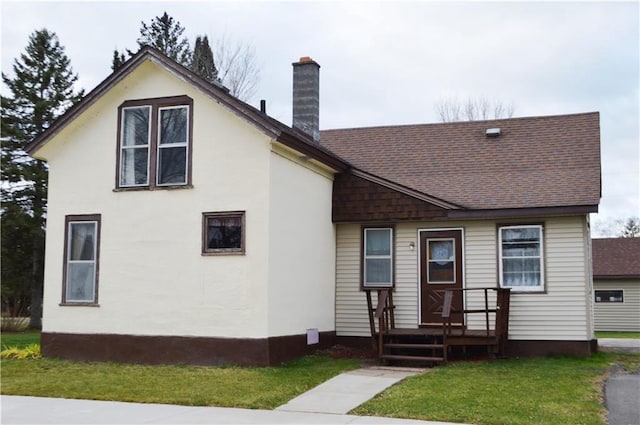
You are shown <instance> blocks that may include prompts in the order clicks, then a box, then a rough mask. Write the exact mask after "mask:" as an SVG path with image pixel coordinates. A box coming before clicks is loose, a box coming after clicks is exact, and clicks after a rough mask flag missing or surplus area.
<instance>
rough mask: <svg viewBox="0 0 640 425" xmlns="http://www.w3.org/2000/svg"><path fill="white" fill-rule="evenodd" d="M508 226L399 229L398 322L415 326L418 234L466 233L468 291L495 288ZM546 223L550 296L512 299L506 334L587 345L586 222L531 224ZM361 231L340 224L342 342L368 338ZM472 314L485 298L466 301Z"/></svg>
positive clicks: (477, 324) (478, 321) (477, 321)
mask: <svg viewBox="0 0 640 425" xmlns="http://www.w3.org/2000/svg"><path fill="white" fill-rule="evenodd" d="M504 222H506V220H501V221H496V220H476V221H467V222H462V221H460V222H455V221H451V222H421V223H400V224H397V225H396V226H395V229H396V246H395V249H396V290H395V293H394V301H395V304H396V306H397V307H396V324H397V325H398V326H401V327H415V326H417V323H418V317H419V301H418V299H419V292H418V273H419V262H418V261H419V260H418V252H417V249H416V250H414V251H412V250H411V249H410V248H409V243H410V242H414V243H415V244H416V247H417V246H418V231H419V230H420V229H423V230H426V229H445V228H446V229H450V228H461V229H463V232H464V253H463V255H464V271H463V272H464V282H465V287H466V288H480V287H495V286H496V285H497V284H498V254H497V252H498V246H497V226H498V223H504ZM528 222H532V223H533V222H535V223H542V222H543V223H544V227H545V230H544V239H545V240H544V242H545V279H546V284H545V286H546V292H545V293H537V294H534V293H515V292H514V293H512V295H511V314H510V323H509V336H510V338H511V339H523V340H582V341H584V340H587V339H590V338H591V335H590V331H589V326H588V323H589V321H590V320H591V319H590V314H589V311H590V307H589V305H588V302H587V300H588V291H589V282H588V280H589V276H588V275H587V273H586V271H585V270H587V268H588V267H586V265H585V262H586V261H587V260H585V246H587V244H588V241H585V238H586V236H585V235H586V233H585V231H584V226H585V219H584V217H559V218H546V219H541V218H532V219H531V220H530V221H528ZM360 232H361V227H360V225H354V224H340V225H338V226H337V253H338V259H337V283H336V288H337V292H336V293H337V300H336V321H337V323H336V331H337V334H338V335H344V336H369V335H370V332H369V324H368V318H367V311H366V301H365V295H364V293H363V292H361V291H360V289H359V288H360V286H359V285H360V261H361V260H360V255H361V251H360ZM465 303H466V305H467V307H468V308H480V307H481V306H482V305H483V304H484V298H483V297H482V295H481V292H475V291H474V292H473V293H472V295H469V296H468V297H467V299H466V300H465ZM479 316H480V315H469V316H468V318H467V324H468V326H469V327H470V328H482V327H484V318H483V317H479Z"/></svg>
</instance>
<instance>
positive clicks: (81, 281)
mask: <svg viewBox="0 0 640 425" xmlns="http://www.w3.org/2000/svg"><path fill="white" fill-rule="evenodd" d="M99 253H100V215H99V214H95V215H70V216H67V217H66V220H65V248H64V278H63V280H64V282H63V287H62V288H63V289H62V303H63V304H97V303H98V259H99Z"/></svg>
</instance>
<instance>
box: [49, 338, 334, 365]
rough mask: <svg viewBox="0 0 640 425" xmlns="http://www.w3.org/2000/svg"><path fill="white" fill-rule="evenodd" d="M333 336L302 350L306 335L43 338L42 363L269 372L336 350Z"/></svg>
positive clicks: (321, 339)
mask: <svg viewBox="0 0 640 425" xmlns="http://www.w3.org/2000/svg"><path fill="white" fill-rule="evenodd" d="M335 338H336V336H335V332H333V331H331V332H320V342H319V343H318V344H314V345H307V336H306V334H301V335H286V336H278V337H270V338H255V339H253V338H217V337H186V336H142V335H115V334H67V333H50V332H45V333H42V338H41V346H42V355H43V356H44V357H57V358H62V359H67V360H81V361H115V362H123V363H142V364H184V363H186V364H193V365H202V366H222V365H238V366H273V365H277V364H280V363H282V362H284V361H288V360H292V359H295V358H298V357H301V356H304V355H307V354H311V353H313V352H314V351H316V350H318V349H325V348H328V347H331V346H332V345H334V344H335Z"/></svg>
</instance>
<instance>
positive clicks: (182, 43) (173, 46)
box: [138, 12, 192, 67]
mask: <svg viewBox="0 0 640 425" xmlns="http://www.w3.org/2000/svg"><path fill="white" fill-rule="evenodd" d="M184 30H185V28H184V27H183V26H182V25H181V24H180V22H178V21H175V20H174V19H173V18H172V17H171V16H169V15H168V14H167V12H164V14H163V15H162V16H161V17H158V16H156V17H155V18H153V19H152V20H151V23H150V24H149V25H147V24H145V23H144V22H142V26H141V27H140V37H139V38H138V46H140V48H142V47H144V46H151V47H154V48H156V49H158V50H160V51H161V52H162V53H164V54H165V55H166V56H168V57H170V58H171V59H173V60H174V61H176V62H178V63H180V64H182V65H184V66H186V67H189V66H190V65H191V56H192V53H191V50H190V48H189V40H188V39H187V38H186V37H183V35H182V34H183V33H184Z"/></svg>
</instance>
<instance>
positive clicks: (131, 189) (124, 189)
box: [113, 184, 193, 192]
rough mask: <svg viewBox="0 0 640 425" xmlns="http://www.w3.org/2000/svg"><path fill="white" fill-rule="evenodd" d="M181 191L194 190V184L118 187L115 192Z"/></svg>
mask: <svg viewBox="0 0 640 425" xmlns="http://www.w3.org/2000/svg"><path fill="white" fill-rule="evenodd" d="M180 189H193V185H192V184H182V185H176V186H133V187H116V188H115V189H113V191H114V192H140V191H150V190H180Z"/></svg>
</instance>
